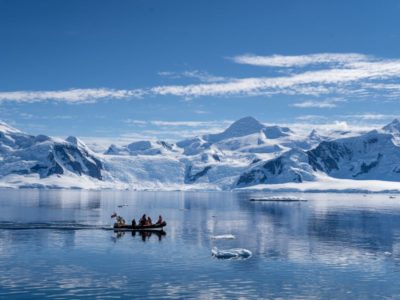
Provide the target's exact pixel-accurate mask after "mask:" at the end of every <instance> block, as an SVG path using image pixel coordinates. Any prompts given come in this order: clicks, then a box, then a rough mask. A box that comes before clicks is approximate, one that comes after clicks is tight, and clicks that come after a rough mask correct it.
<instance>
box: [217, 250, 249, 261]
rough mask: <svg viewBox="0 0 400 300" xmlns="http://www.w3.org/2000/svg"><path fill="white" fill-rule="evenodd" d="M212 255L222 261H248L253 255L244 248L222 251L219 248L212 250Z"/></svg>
mask: <svg viewBox="0 0 400 300" xmlns="http://www.w3.org/2000/svg"><path fill="white" fill-rule="evenodd" d="M211 254H212V256H215V257H216V258H220V259H247V258H250V257H251V255H252V253H251V251H250V250H247V249H243V248H234V249H226V250H220V249H218V248H217V247H213V248H212V249H211Z"/></svg>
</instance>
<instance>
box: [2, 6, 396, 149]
mask: <svg viewBox="0 0 400 300" xmlns="http://www.w3.org/2000/svg"><path fill="white" fill-rule="evenodd" d="M399 15H400V2H399V1H397V0H386V1H380V0H376V1H372V0H363V1H356V0H346V1H342V0H337V1H320V0H305V1H287V0H268V1H261V0H260V1H255V0H243V1H242V0H219V1H215V0H214V1H212V0H211V1H208V0H202V1H187V0H181V1H177V0H169V1H165V0H158V1H157V0H130V1H124V0H120V1H102V0H86V1H78V0H48V1H47V0H36V1H31V0H26V1H22V0H0V43H1V47H0V120H3V121H4V122H7V123H9V124H11V125H13V126H14V127H17V128H19V129H21V130H23V131H26V132H29V133H32V134H47V135H51V136H59V137H66V136H69V135H75V136H78V137H83V138H86V139H88V140H90V139H93V140H96V139H97V140H101V139H104V140H105V141H111V140H120V141H122V140H123V141H124V142H125V141H126V142H128V141H133V140H138V139H147V138H159V139H166V140H179V139H182V138H185V137H188V136H192V135H197V134H203V133H208V132H217V131H220V130H221V129H223V128H226V127H227V126H228V125H229V124H230V122H233V121H234V120H237V119H239V118H241V117H245V116H253V117H255V118H257V119H258V120H260V121H262V122H264V123H266V124H278V125H288V126H290V127H292V128H293V129H296V128H307V130H308V129H311V128H314V127H315V128H337V129H343V128H372V127H375V126H381V125H384V124H386V123H389V122H390V121H391V120H393V119H394V118H396V117H400V50H399V49H400V18H399V17H398V16H399Z"/></svg>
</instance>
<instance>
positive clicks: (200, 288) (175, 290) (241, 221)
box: [0, 189, 400, 299]
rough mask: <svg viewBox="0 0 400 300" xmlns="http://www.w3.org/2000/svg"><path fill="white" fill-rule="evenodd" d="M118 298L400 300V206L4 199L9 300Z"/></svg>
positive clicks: (381, 200) (380, 199)
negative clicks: (117, 224)
mask: <svg viewBox="0 0 400 300" xmlns="http://www.w3.org/2000/svg"><path fill="white" fill-rule="evenodd" d="M285 197H290V199H292V200H293V199H301V200H305V201H290V202H286V201H281V199H285ZM250 199H269V200H271V199H275V201H250ZM276 199H278V200H276ZM114 212H116V213H117V214H118V215H120V216H122V217H123V218H124V219H125V220H126V221H127V222H128V223H130V222H131V220H132V219H133V218H135V219H136V220H138V219H139V218H140V216H141V215H142V214H144V213H145V214H147V215H149V216H151V218H152V219H153V220H157V218H158V216H159V215H162V217H163V219H164V220H165V221H166V222H167V226H166V227H165V228H164V231H163V232H157V233H155V232H122V231H115V230H113V228H112V225H113V222H114V221H115V219H113V218H111V215H112V214H113V213H114ZM216 253H217V254H218V253H223V254H226V253H228V254H231V255H215V254H216ZM243 253H247V254H248V255H242V254H243ZM118 298H125V299H396V298H397V299H400V195H396V194H344V193H342V194H340V193H339V194H334V193H309V194H307V193H292V194H290V193H286V194H279V193H264V192H251V191H244V192H206V191H204V192H201V191H200V192H199V191H196V192H180V191H176V192H150V191H147V192H136V191H113V190H104V191H83V190H40V189H36V190H35V189H21V190H13V189H3V190H0V299H118Z"/></svg>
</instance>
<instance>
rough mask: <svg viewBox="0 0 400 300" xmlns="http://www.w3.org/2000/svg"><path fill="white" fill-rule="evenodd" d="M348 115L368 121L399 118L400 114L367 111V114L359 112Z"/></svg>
mask: <svg viewBox="0 0 400 300" xmlns="http://www.w3.org/2000/svg"><path fill="white" fill-rule="evenodd" d="M346 117H347V118H355V119H360V120H364V121H368V120H392V119H396V118H399V115H392V114H389V115H385V114H374V113H365V114H358V115H346Z"/></svg>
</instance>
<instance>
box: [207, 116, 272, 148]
mask: <svg viewBox="0 0 400 300" xmlns="http://www.w3.org/2000/svg"><path fill="white" fill-rule="evenodd" d="M264 128H265V126H264V125H263V124H261V123H260V122H259V121H257V120H256V119H255V118H253V117H244V118H241V119H239V120H237V121H236V122H233V123H232V124H231V125H230V126H229V127H228V128H227V129H226V130H225V131H224V132H222V133H218V134H209V135H207V136H205V140H206V141H208V142H211V143H215V142H218V141H220V140H223V139H229V138H234V137H241V136H245V135H249V134H253V133H258V132H260V130H262V129H264Z"/></svg>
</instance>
